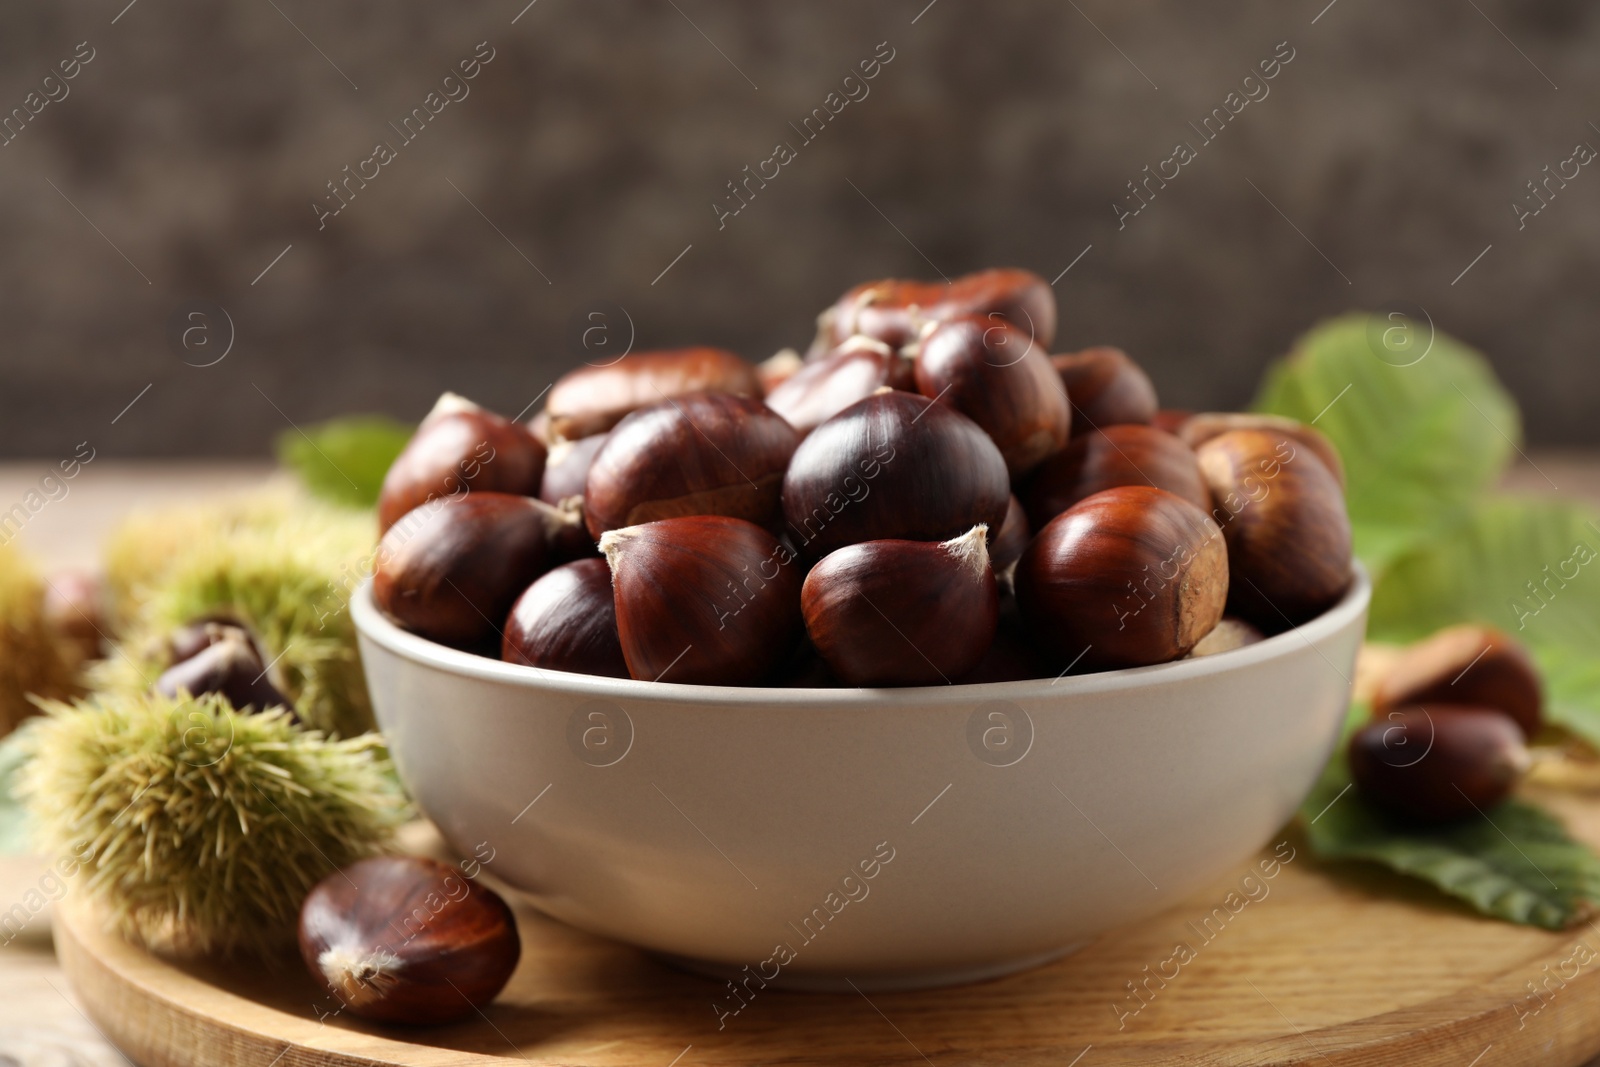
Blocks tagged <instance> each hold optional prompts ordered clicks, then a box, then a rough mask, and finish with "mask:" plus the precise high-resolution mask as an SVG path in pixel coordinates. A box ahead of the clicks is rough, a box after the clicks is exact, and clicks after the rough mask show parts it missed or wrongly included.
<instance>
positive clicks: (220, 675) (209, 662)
mask: <svg viewBox="0 0 1600 1067" xmlns="http://www.w3.org/2000/svg"><path fill="white" fill-rule="evenodd" d="M155 690H156V692H158V693H160V694H161V695H162V696H167V697H176V696H177V695H178V694H179V693H180V692H186V693H188V694H189V695H190V696H203V695H205V694H206V693H221V694H222V695H223V696H225V697H227V698H228V703H229V704H232V705H233V707H234V708H235V709H236V710H238V711H244V710H246V709H252V710H255V711H266V710H267V709H269V708H288V709H291V711H292V710H293V708H294V702H293V701H291V700H290V699H289V698H288V697H286V696H284V695H283V693H282V691H281V690H279V689H278V687H277V686H275V685H273V684H272V682H271V681H269V680H268V678H267V665H266V664H265V663H263V662H261V656H260V655H259V654H257V652H256V646H255V643H254V642H253V641H252V640H251V639H250V637H249V636H248V635H247V634H246V633H245V631H243V630H240V629H236V628H233V627H228V628H226V629H225V630H224V631H223V632H222V633H220V634H219V635H218V637H217V639H216V640H215V641H213V642H212V643H210V644H208V645H206V646H205V647H203V648H201V649H199V650H198V651H196V652H195V653H194V654H193V655H191V656H188V657H187V658H185V659H182V660H179V661H178V662H176V663H174V664H173V665H172V666H170V667H168V668H167V669H166V670H165V671H163V672H162V674H161V677H159V678H157V679H156V683H155Z"/></svg>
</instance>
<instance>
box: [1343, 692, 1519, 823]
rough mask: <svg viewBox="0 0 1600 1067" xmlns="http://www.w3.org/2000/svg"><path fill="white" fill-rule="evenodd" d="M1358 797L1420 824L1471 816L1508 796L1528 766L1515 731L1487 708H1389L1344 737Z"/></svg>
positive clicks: (1515, 729)
mask: <svg viewBox="0 0 1600 1067" xmlns="http://www.w3.org/2000/svg"><path fill="white" fill-rule="evenodd" d="M1349 756H1350V774H1351V776H1352V777H1353V778H1354V779H1355V782H1356V786H1357V788H1359V789H1360V790H1361V794H1362V796H1364V797H1365V798H1366V799H1367V800H1369V801H1371V802H1372V803H1373V804H1375V805H1377V806H1378V807H1380V808H1383V809H1384V810H1386V811H1390V812H1393V813H1394V814H1397V815H1401V816H1404V817H1406V818H1410V819H1414V820H1417V821H1419V822H1429V823H1437V822H1447V821H1450V820H1453V819H1463V818H1467V817H1469V816H1470V817H1477V816H1478V815H1479V814H1481V813H1483V812H1487V811H1488V809H1490V808H1492V807H1493V806H1494V805H1496V804H1498V803H1500V801H1502V800H1504V799H1505V798H1506V796H1508V795H1509V794H1510V792H1511V790H1512V788H1513V787H1514V786H1515V785H1516V783H1517V780H1518V779H1519V778H1521V777H1522V775H1523V773H1524V772H1526V770H1527V769H1528V765H1529V758H1528V751H1527V749H1526V748H1525V747H1523V743H1522V731H1521V729H1520V728H1519V727H1518V726H1517V724H1516V723H1515V722H1513V721H1512V720H1511V718H1510V717H1509V716H1506V715H1502V714H1501V713H1500V712H1498V711H1494V710H1491V709H1488V708H1473V707H1461V706H1455V705H1447V704H1437V705H1430V706H1428V707H1426V708H1423V707H1402V708H1395V709H1392V710H1391V711H1389V712H1388V713H1386V714H1385V715H1384V717H1383V718H1381V719H1377V720H1375V721H1373V722H1370V723H1368V724H1367V725H1365V726H1363V727H1362V728H1361V729H1360V730H1357V731H1356V732H1355V734H1353V735H1352V736H1351V738H1350V747H1349Z"/></svg>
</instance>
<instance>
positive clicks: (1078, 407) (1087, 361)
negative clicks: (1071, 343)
mask: <svg viewBox="0 0 1600 1067" xmlns="http://www.w3.org/2000/svg"><path fill="white" fill-rule="evenodd" d="M1050 362H1051V364H1052V365H1053V366H1054V368H1055V371H1056V373H1057V374H1058V375H1060V377H1061V384H1062V385H1063V386H1065V387H1066V390H1067V397H1068V398H1069V399H1070V400H1071V401H1072V409H1073V410H1072V413H1073V424H1072V432H1073V433H1074V434H1085V433H1089V432H1090V431H1092V430H1102V429H1104V428H1106V427H1107V426H1121V425H1124V424H1130V423H1137V424H1148V423H1150V422H1153V421H1154V420H1155V417H1156V409H1157V407H1158V405H1157V402H1156V387H1155V385H1154V384H1152V383H1151V381H1150V376H1149V375H1147V374H1146V373H1145V372H1144V369H1143V368H1142V367H1140V366H1139V364H1137V363H1135V362H1134V361H1133V360H1131V359H1129V358H1128V354H1127V353H1126V352H1124V351H1123V350H1122V349H1120V348H1112V347H1110V346H1108V345H1102V346H1099V347H1096V348H1085V349H1084V350H1083V351H1081V352H1069V353H1066V354H1063V355H1059V356H1051V357H1050Z"/></svg>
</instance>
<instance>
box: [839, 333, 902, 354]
mask: <svg viewBox="0 0 1600 1067" xmlns="http://www.w3.org/2000/svg"><path fill="white" fill-rule="evenodd" d="M833 351H834V353H835V354H838V353H841V352H876V353H878V354H879V355H881V356H892V355H894V349H893V348H890V347H889V345H888V344H887V343H886V342H884V341H880V340H878V339H877V338H876V337H868V336H866V335H865V334H860V333H858V334H856V335H855V336H854V337H847V338H845V340H844V341H842V342H840V344H839V347H837V348H835V349H834V350H833Z"/></svg>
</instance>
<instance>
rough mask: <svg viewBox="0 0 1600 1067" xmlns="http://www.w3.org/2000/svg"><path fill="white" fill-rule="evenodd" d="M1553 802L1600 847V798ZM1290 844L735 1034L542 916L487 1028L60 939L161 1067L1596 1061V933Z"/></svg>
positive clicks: (97, 1005) (268, 978) (709, 1003)
mask: <svg viewBox="0 0 1600 1067" xmlns="http://www.w3.org/2000/svg"><path fill="white" fill-rule="evenodd" d="M1541 799H1544V800H1546V801H1547V802H1548V803H1550V804H1551V806H1553V807H1555V808H1556V809H1557V810H1559V811H1560V812H1561V813H1562V814H1563V815H1564V816H1565V817H1566V818H1567V819H1568V822H1569V824H1570V825H1571V826H1572V828H1573V829H1574V831H1575V832H1577V833H1578V834H1579V835H1581V836H1583V837H1585V838H1586V839H1588V840H1590V841H1591V842H1593V843H1596V844H1600V803H1596V802H1587V803H1586V802H1583V801H1581V800H1577V799H1574V798H1571V797H1562V796H1558V797H1545V798H1541ZM1286 839H1287V841H1288V842H1289V845H1288V847H1290V848H1293V849H1295V850H1296V853H1295V856H1294V859H1293V860H1292V861H1291V862H1289V863H1288V864H1286V865H1285V866H1284V867H1283V868H1282V870H1281V871H1280V872H1279V873H1278V875H1277V876H1276V877H1275V878H1273V879H1271V880H1270V881H1264V880H1263V881H1260V882H1255V883H1251V884H1250V885H1248V886H1246V887H1245V888H1246V889H1248V890H1250V891H1251V892H1253V893H1254V895H1255V897H1257V898H1258V899H1255V900H1252V901H1251V902H1250V903H1248V904H1246V905H1244V906H1243V907H1242V909H1241V910H1239V911H1238V912H1237V913H1233V912H1230V911H1228V910H1227V909H1226V908H1225V906H1224V904H1225V901H1226V899H1227V896H1228V893H1229V892H1230V891H1238V890H1239V889H1240V886H1239V883H1240V879H1241V878H1242V877H1243V876H1244V875H1246V874H1248V873H1250V872H1249V870H1247V869H1241V870H1240V871H1239V872H1238V873H1237V875H1236V876H1234V877H1233V878H1232V879H1229V880H1226V881H1224V882H1221V883H1219V884H1218V885H1217V886H1215V887H1214V888H1212V889H1210V890H1208V891H1206V892H1203V893H1200V894H1197V895H1196V896H1195V897H1194V898H1193V899H1192V900H1191V901H1189V902H1188V903H1186V904H1184V905H1182V906H1179V907H1177V908H1174V909H1173V910H1172V911H1170V912H1168V913H1166V914H1164V915H1162V916H1160V917H1158V918H1157V919H1155V920H1152V921H1150V922H1147V923H1145V924H1143V925H1141V926H1139V927H1138V928H1136V929H1131V930H1125V931H1122V932H1119V933H1115V934H1111V935H1108V936H1106V937H1104V938H1102V939H1101V940H1099V941H1097V942H1096V943H1094V944H1092V945H1091V946H1089V947H1087V948H1085V949H1084V950H1082V951H1080V952H1079V953H1077V954H1076V955H1074V956H1071V957H1068V958H1067V959H1064V960H1060V961H1058V962H1056V963H1053V964H1050V965H1049V966H1045V967H1041V968H1038V969H1036V970H1033V971H1029V972H1026V973H1023V974H1019V975H1013V976H1011V977H1008V978H1003V979H998V980H995V981H990V982H984V983H979V984H976V985H969V986H963V987H957V988H952V989H945V990H934V991H927V992H916V993H873V994H870V995H862V994H845V995H832V994H829V995H821V994H805V993H783V992H777V991H774V990H766V991H762V992H759V993H757V994H756V995H755V996H754V998H753V999H752V1000H751V1001H750V1003H749V1004H748V1005H746V1007H745V1008H744V1009H743V1010H742V1011H741V1012H740V1013H739V1014H738V1015H735V1016H730V1017H728V1018H727V1019H726V1020H725V1026H724V1027H723V1028H721V1029H719V1028H718V1016H717V1013H716V1011H715V1009H714V1008H713V1003H714V1002H722V1001H721V998H722V996H723V994H724V993H725V989H724V987H723V986H722V985H721V984H719V983H716V982H713V981H710V980H707V979H703V978H698V977H694V976H691V975H688V974H684V973H682V972H680V971H676V970H673V969H671V968H669V967H668V966H666V965H664V964H662V963H659V962H657V961H655V960H653V959H651V958H650V957H648V956H646V955H644V954H643V953H640V952H637V951H635V950H633V949H630V948H627V947H624V946H621V945H617V944H612V943H609V942H606V941H601V940H598V939H596V938H592V937H589V936H587V935H584V934H580V933H578V932H576V931H573V930H570V929H567V928H565V927H563V926H560V925H559V924H557V923H554V922H552V921H550V920H548V919H544V918H542V917H541V916H539V915H538V914H537V913H534V912H532V911H531V910H527V909H520V911H519V918H520V921H521V930H522V937H523V945H524V950H523V959H522V963H521V966H520V967H519V968H518V971H517V973H516V975H515V976H514V977H513V979H512V982H511V985H510V986H509V987H508V988H507V990H506V991H505V992H504V993H503V994H502V995H501V996H500V998H499V999H498V1000H497V1001H496V1002H495V1003H494V1004H493V1005H491V1006H490V1007H488V1008H487V1009H486V1010H485V1012H484V1013H483V1015H482V1017H480V1018H476V1019H473V1020H471V1021H469V1022H466V1023H461V1024H458V1025H454V1026H449V1027H444V1028H438V1029H427V1030H423V1029H416V1030H411V1029H396V1028H384V1027H379V1026H375V1025H368V1024H364V1023H362V1022H360V1021H359V1020H356V1019H354V1018H351V1017H350V1016H348V1014H344V1015H329V1016H328V1017H326V1018H319V1015H326V1014H327V1013H329V1012H330V1011H331V1009H333V1008H335V1007H337V1004H336V1003H335V1002H333V1001H331V1000H330V999H329V998H328V997H327V996H325V995H324V994H322V993H321V992H320V991H319V989H318V988H317V987H316V986H315V985H314V984H313V983H312V981H311V980H310V978H309V977H308V976H307V975H306V974H305V973H304V971H303V969H302V968H301V966H300V965H299V963H298V961H297V960H294V959H287V960H285V961H284V962H283V964H282V966H281V967H279V968H277V969H276V970H273V969H271V968H265V969H264V968H262V967H260V966H259V965H249V966H245V965H233V966H228V965H219V964H212V963H208V964H200V965H196V964H184V965H178V964H174V963H171V962H167V961H164V960H161V959H158V958H155V957H153V956H151V955H149V954H148V953H146V952H144V951H142V950H140V949H138V948H135V947H133V946H131V945H129V944H127V943H125V942H123V941H121V940H119V939H117V938H115V937H113V936H108V935H107V934H105V933H103V932H101V931H100V929H99V926H98V923H97V922H96V920H95V916H94V915H92V914H91V913H89V912H87V911H86V910H84V909H83V908H82V907H81V906H68V907H63V908H61V910H60V914H59V916H58V920H57V924H56V944H57V952H58V954H59V956H60V959H61V963H62V966H63V968H64V969H65V971H66V973H67V974H68V976H69V977H70V978H71V980H72V982H73V984H74V985H75V987H76V989H77V992H78V994H79V996H80V998H81V999H82V1001H83V1003H84V1004H85V1006H86V1007H87V1009H88V1012H89V1014H90V1015H91V1016H92V1017H93V1019H94V1021H95V1023H96V1024H97V1025H98V1026H99V1027H100V1028H101V1029H102V1030H103V1031H104V1033H105V1034H106V1036H107V1037H109V1038H110V1039H111V1040H112V1041H113V1042H114V1043H116V1045H117V1046H118V1047H119V1048H121V1049H122V1050H123V1051H124V1052H125V1053H126V1054H127V1055H128V1056H129V1057H131V1058H132V1059H134V1060H135V1061H136V1062H138V1063H140V1064H142V1065H144V1067H191V1065H202V1064H203V1065H208V1067H209V1065H212V1064H222V1063H230V1064H233V1063H237V1064H247V1065H258V1067H269V1065H272V1067H330V1065H353V1064H362V1065H370V1064H374V1063H376V1064H412V1065H417V1067H444V1065H452V1067H453V1065H463V1067H465V1065H488V1064H505V1063H510V1062H517V1061H528V1062H533V1063H538V1064H564V1065H584V1067H591V1065H592V1067H621V1065H629V1067H638V1065H644V1067H703V1065H717V1067H721V1065H726V1067H733V1065H741V1067H742V1065H746V1064H752V1063H763V1064H771V1063H784V1064H796V1065H799V1064H827V1065H841V1064H865V1063H872V1064H908V1065H920V1064H924V1063H926V1064H931V1065H937V1067H957V1065H963V1064H994V1063H1008V1064H1055V1065H1060V1067H1071V1065H1081V1067H1102V1065H1110V1064H1141V1065H1146V1067H1151V1065H1168V1064H1201V1063H1204V1064H1218V1065H1234V1067H1247V1065H1248V1067H1265V1065H1269V1064H1274V1065H1276V1064H1284V1065H1288V1064H1295V1065H1306V1067H1312V1065H1317V1067H1344V1065H1356V1064H1360V1065H1379V1064H1382V1065H1394V1064H1405V1065H1407V1067H1427V1065H1433V1064H1439V1065H1445V1067H1476V1065H1478V1064H1481V1065H1482V1067H1511V1065H1522V1064H1539V1065H1543V1067H1576V1065H1578V1064H1581V1063H1583V1062H1585V1061H1586V1060H1587V1059H1588V1058H1589V1057H1591V1056H1594V1055H1595V1054H1596V1053H1597V1052H1600V928H1596V927H1594V926H1592V925H1590V926H1584V927H1580V928H1578V929H1576V930H1573V931H1569V932H1566V933H1559V934H1557V933H1548V932H1545V931H1540V930H1533V929H1529V928H1526V927H1517V926H1511V925H1508V924H1505V923H1500V922H1495V921H1491V920H1488V919H1483V918H1479V917H1477V916H1476V915H1473V914H1471V913H1470V912H1468V911H1467V910H1466V909H1464V908H1460V907H1457V906H1455V905H1453V904H1450V903H1448V902H1445V901H1443V900H1441V899H1440V898H1439V897H1437V896H1435V895H1433V894H1432V893H1431V892H1429V891H1428V890H1427V889H1426V888H1425V887H1420V886H1416V885H1414V884H1412V883H1408V882H1405V881H1403V880H1400V879H1397V878H1394V877H1392V876H1389V875H1387V874H1385V873H1384V872H1381V871H1376V870H1372V869H1368V868H1358V867H1343V868H1330V867H1319V866H1317V865H1316V864H1315V863H1314V862H1313V861H1312V860H1311V858H1310V857H1309V856H1308V855H1307V853H1306V849H1305V847H1304V844H1303V842H1302V841H1300V840H1299V839H1298V838H1296V837H1295V836H1294V835H1293V834H1292V833H1291V834H1290V835H1288V836H1287V838H1286ZM1261 887H1265V891H1264V893H1263V889H1262V888H1261ZM1235 899H1236V900H1237V899H1240V898H1235ZM1216 909H1221V910H1220V911H1219V910H1216ZM1208 915H1211V916H1213V919H1212V922H1211V925H1210V926H1209V927H1201V926H1200V924H1201V922H1202V920H1203V919H1204V918H1205V917H1206V916H1208ZM1218 915H1220V916H1222V917H1223V918H1222V919H1221V920H1219V919H1218V918H1217V917H1216V916H1218ZM1180 942H1181V943H1184V944H1186V945H1188V946H1189V948H1190V949H1191V950H1192V958H1188V959H1187V962H1182V959H1181V957H1175V955H1174V949H1175V947H1176V946H1177V945H1178V944H1179V943H1180ZM1580 946H1582V948H1580ZM1584 948H1586V949H1587V950H1588V951H1584ZM1574 953H1577V956H1576V958H1575V957H1574ZM1578 961H1588V962H1586V963H1580V962H1578ZM1147 967H1148V968H1149V970H1148V971H1147V970H1146V968H1147ZM1163 973H1164V974H1165V975H1168V976H1172V975H1174V973H1175V977H1171V978H1170V980H1168V979H1164V978H1162V977H1161V974H1163ZM1152 976H1153V977H1152ZM1129 983H1135V984H1140V985H1141V988H1142V989H1144V990H1146V992H1144V994H1143V998H1142V999H1135V998H1134V997H1133V996H1132V995H1131V994H1130V992H1129V988H1130V986H1129ZM1529 983H1532V985H1529ZM1535 987H1537V988H1538V989H1539V990H1540V993H1539V995H1537V996H1535V995H1533V994H1532V993H1531V992H1530V990H1531V989H1533V988H1535Z"/></svg>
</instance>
